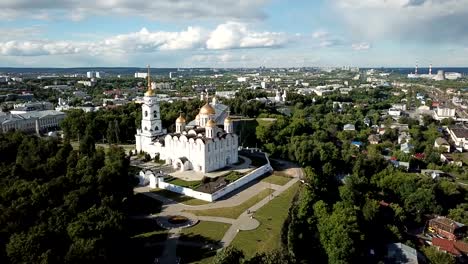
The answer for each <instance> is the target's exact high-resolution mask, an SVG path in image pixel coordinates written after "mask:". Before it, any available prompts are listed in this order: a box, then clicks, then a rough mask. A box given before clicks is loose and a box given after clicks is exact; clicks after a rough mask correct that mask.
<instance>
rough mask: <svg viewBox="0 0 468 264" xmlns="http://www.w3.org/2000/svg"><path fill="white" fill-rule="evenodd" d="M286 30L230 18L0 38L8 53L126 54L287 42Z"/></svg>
mask: <svg viewBox="0 0 468 264" xmlns="http://www.w3.org/2000/svg"><path fill="white" fill-rule="evenodd" d="M287 41H288V38H287V36H286V35H285V34H283V33H277V32H256V31H252V30H250V29H249V25H248V24H245V23H239V22H227V23H225V24H221V25H219V26H217V27H216V29H215V30H213V31H211V33H210V31H209V30H206V29H203V28H201V27H188V28H187V29H185V30H182V31H174V32H168V31H154V32H151V31H149V30H148V29H146V28H143V29H141V30H140V31H138V32H133V33H128V34H120V35H116V36H112V37H109V38H106V39H103V40H96V41H88V42H72V41H46V40H25V41H20V40H14V41H5V42H1V41H0V54H2V55H6V56H41V55H55V54H76V53H88V54H92V55H99V54H117V53H119V54H126V53H151V52H156V51H174V50H197V49H215V50H216V49H242V48H269V47H278V46H281V45H283V44H285V43H286V42H287Z"/></svg>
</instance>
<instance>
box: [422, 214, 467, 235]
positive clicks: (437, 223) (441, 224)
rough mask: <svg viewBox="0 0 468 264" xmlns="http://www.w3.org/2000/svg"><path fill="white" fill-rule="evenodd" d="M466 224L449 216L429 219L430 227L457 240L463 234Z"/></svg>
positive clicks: (433, 230)
mask: <svg viewBox="0 0 468 264" xmlns="http://www.w3.org/2000/svg"><path fill="white" fill-rule="evenodd" d="M464 228H466V227H465V225H463V224H461V223H458V222H455V221H453V220H452V219H449V218H447V217H443V216H438V217H436V218H433V219H431V220H429V225H428V229H429V231H430V232H432V233H435V234H438V235H440V236H442V237H444V238H447V239H449V240H456V239H457V238H459V237H460V236H461V235H462V234H463V229H464Z"/></svg>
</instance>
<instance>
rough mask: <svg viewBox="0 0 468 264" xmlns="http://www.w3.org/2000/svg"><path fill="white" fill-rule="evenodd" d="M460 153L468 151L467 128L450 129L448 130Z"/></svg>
mask: <svg viewBox="0 0 468 264" xmlns="http://www.w3.org/2000/svg"><path fill="white" fill-rule="evenodd" d="M447 131H448V132H449V134H450V137H451V138H452V140H453V143H454V144H455V147H456V148H457V150H458V151H464V150H465V151H466V150H468V129H466V128H451V129H450V128H449V129H448V130H447Z"/></svg>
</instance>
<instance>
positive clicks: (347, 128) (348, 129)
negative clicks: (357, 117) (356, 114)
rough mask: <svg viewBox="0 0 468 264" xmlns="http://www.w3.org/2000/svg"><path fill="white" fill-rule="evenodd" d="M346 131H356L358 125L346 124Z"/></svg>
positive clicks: (344, 128)
mask: <svg viewBox="0 0 468 264" xmlns="http://www.w3.org/2000/svg"><path fill="white" fill-rule="evenodd" d="M343 130H344V131H355V130H356V127H355V126H354V125H353V124H346V125H344V127H343Z"/></svg>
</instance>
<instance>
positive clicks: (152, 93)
mask: <svg viewBox="0 0 468 264" xmlns="http://www.w3.org/2000/svg"><path fill="white" fill-rule="evenodd" d="M145 96H154V91H153V89H151V88H149V89H148V90H147V91H146V92H145Z"/></svg>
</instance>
